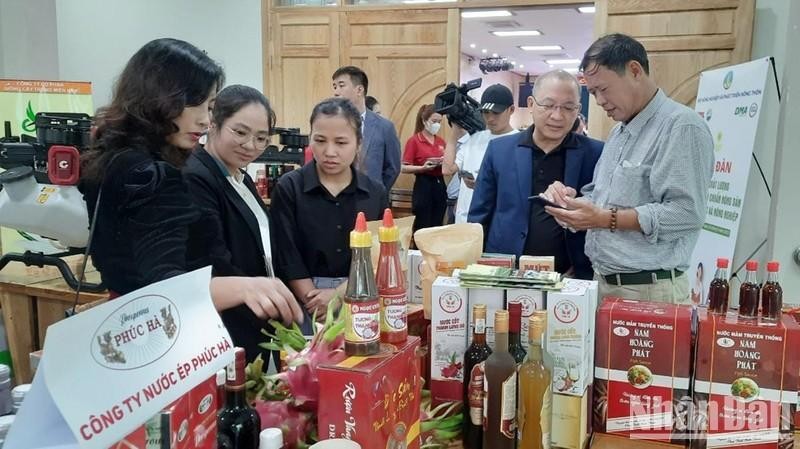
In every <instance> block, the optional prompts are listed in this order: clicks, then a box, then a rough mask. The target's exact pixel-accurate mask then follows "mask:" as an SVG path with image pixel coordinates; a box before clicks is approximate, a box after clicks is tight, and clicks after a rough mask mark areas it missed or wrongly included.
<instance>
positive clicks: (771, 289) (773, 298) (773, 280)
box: [761, 261, 783, 321]
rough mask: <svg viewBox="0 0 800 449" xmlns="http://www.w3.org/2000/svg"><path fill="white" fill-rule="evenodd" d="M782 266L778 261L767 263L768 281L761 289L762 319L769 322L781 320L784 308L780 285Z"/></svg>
mask: <svg viewBox="0 0 800 449" xmlns="http://www.w3.org/2000/svg"><path fill="white" fill-rule="evenodd" d="M779 269H780V264H779V263H778V262H776V261H772V262H769V263H767V281H766V282H765V283H764V287H763V288H762V289H761V318H763V319H765V320H768V321H778V320H780V319H781V309H782V308H783V288H782V287H781V284H779V283H778V270H779Z"/></svg>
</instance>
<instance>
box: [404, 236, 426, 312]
mask: <svg viewBox="0 0 800 449" xmlns="http://www.w3.org/2000/svg"><path fill="white" fill-rule="evenodd" d="M420 263H422V252H421V251H420V250H418V249H410V250H408V263H407V264H406V270H407V273H406V282H407V284H408V285H407V286H406V294H408V302H410V303H412V304H422V273H420V270H419V264H420Z"/></svg>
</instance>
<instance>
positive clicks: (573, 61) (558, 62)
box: [544, 59, 581, 65]
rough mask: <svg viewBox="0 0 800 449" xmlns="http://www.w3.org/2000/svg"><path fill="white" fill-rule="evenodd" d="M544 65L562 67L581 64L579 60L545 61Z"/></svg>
mask: <svg viewBox="0 0 800 449" xmlns="http://www.w3.org/2000/svg"><path fill="white" fill-rule="evenodd" d="M544 62H546V63H548V64H552V65H563V64H578V63H579V62H581V60H580V59H545V61H544Z"/></svg>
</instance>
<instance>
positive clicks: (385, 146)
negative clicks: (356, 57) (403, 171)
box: [333, 66, 400, 192]
mask: <svg viewBox="0 0 800 449" xmlns="http://www.w3.org/2000/svg"><path fill="white" fill-rule="evenodd" d="M368 87H369V80H368V79H367V74H366V73H364V71H363V70H361V69H359V68H358V67H354V66H345V67H341V68H339V69H338V70H336V72H334V73H333V95H334V96H335V97H343V98H347V99H348V100H350V102H352V103H353V105H355V107H356V109H358V111H359V112H360V113H361V122H362V123H361V133H362V135H363V139H362V144H361V153H360V154H359V156H358V159H357V165H358V169H359V170H360V171H361V172H362V173H364V174H366V175H367V176H368V177H370V178H371V179H373V180H375V181H377V182H379V183H381V184H383V186H384V187H386V191H387V192H389V191H390V190H391V188H392V185H393V184H394V181H395V180H396V179H397V177H398V176H399V175H400V140H399V139H398V138H397V131H395V128H394V124H392V122H390V121H389V120H387V119H385V118H383V117H381V116H380V115H378V114H376V113H374V112H372V111H370V110H369V109H367V104H366V97H367V89H368Z"/></svg>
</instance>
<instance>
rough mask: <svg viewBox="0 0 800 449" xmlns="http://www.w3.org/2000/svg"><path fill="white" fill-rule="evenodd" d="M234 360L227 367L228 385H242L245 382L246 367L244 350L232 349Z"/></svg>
mask: <svg viewBox="0 0 800 449" xmlns="http://www.w3.org/2000/svg"><path fill="white" fill-rule="evenodd" d="M233 356H234V360H233V362H231V364H230V365H228V372H227V374H228V379H227V380H228V382H227V384H228V385H242V384H244V382H245V378H244V368H245V366H246V365H247V360H246V357H245V352H244V348H238V347H237V348H234V350H233Z"/></svg>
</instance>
